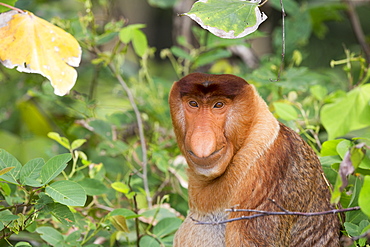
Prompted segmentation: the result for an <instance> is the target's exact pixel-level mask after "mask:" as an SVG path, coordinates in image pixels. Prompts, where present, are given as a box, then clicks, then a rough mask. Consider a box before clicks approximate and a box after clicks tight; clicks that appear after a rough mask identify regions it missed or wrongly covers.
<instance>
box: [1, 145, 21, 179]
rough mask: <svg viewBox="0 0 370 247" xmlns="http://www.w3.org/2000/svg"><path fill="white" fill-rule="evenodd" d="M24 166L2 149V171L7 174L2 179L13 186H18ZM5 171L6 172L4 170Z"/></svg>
mask: <svg viewBox="0 0 370 247" xmlns="http://www.w3.org/2000/svg"><path fill="white" fill-rule="evenodd" d="M21 168H22V165H21V163H19V161H18V160H17V159H16V158H15V157H14V156H13V155H11V154H10V153H8V152H7V151H5V150H3V149H0V170H3V172H4V173H5V171H6V173H5V174H3V175H1V176H0V178H2V179H4V180H5V181H7V182H9V183H13V184H18V181H17V180H18V178H19V172H20V171H21ZM4 169H5V170H4Z"/></svg>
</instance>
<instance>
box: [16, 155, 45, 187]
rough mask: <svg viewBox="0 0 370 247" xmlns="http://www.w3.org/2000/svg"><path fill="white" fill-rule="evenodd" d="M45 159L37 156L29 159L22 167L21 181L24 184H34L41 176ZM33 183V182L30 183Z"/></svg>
mask: <svg viewBox="0 0 370 247" xmlns="http://www.w3.org/2000/svg"><path fill="white" fill-rule="evenodd" d="M44 164H45V161H44V160H43V159H42V158H36V159H33V160H30V161H28V162H27V163H26V164H25V165H24V166H23V167H22V169H21V172H20V181H21V184H22V185H29V186H33V185H34V182H31V181H36V179H38V178H39V177H40V173H41V169H42V167H43V166H44ZM30 183H31V184H30Z"/></svg>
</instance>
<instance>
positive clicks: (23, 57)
mask: <svg viewBox="0 0 370 247" xmlns="http://www.w3.org/2000/svg"><path fill="white" fill-rule="evenodd" d="M0 37H1V42H0V62H1V63H2V64H3V65H4V66H5V67H7V68H10V69H12V68H14V67H17V70H18V71H21V72H27V73H37V74H41V75H43V76H45V77H46V78H48V79H49V80H50V82H51V85H52V86H53V87H54V93H55V94H56V95H60V96H62V95H65V94H67V93H68V92H69V90H71V88H72V87H73V86H74V84H75V82H76V79H77V72H76V70H75V69H74V68H72V67H71V66H74V67H77V66H78V65H79V63H80V60H81V47H80V46H79V44H78V42H77V41H76V39H75V38H74V37H73V36H72V35H70V34H69V33H67V32H66V31H64V30H63V29H61V28H59V27H57V26H54V25H53V24H51V23H49V22H47V21H45V20H43V19H41V18H39V17H37V16H35V15H34V14H32V13H30V12H27V11H25V12H22V13H20V12H18V11H16V10H11V11H8V12H5V13H2V14H0Z"/></svg>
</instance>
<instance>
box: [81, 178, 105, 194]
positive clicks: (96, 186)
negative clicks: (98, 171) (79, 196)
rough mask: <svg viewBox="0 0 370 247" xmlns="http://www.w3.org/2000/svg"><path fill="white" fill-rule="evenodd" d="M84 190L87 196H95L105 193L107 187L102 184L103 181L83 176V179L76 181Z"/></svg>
mask: <svg viewBox="0 0 370 247" xmlns="http://www.w3.org/2000/svg"><path fill="white" fill-rule="evenodd" d="M78 184H79V185H81V186H82V187H83V188H84V190H85V191H86V194H87V195H89V196H96V195H101V194H104V193H107V188H106V187H105V185H104V184H103V182H101V181H99V180H97V179H93V178H84V179H83V180H81V181H79V182H78Z"/></svg>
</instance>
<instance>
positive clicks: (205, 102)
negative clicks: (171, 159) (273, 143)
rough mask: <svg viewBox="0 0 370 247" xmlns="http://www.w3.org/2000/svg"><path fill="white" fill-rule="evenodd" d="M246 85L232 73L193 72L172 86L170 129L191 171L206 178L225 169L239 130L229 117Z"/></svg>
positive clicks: (233, 118)
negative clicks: (174, 134)
mask: <svg viewBox="0 0 370 247" xmlns="http://www.w3.org/2000/svg"><path fill="white" fill-rule="evenodd" d="M247 85H248V84H247V82H246V81H244V80H243V79H241V78H239V77H236V76H231V75H207V74H200V73H195V74H191V75H188V76H186V77H184V78H183V79H181V80H180V81H178V82H176V83H175V84H174V86H173V87H172V90H171V93H170V99H169V102H170V109H171V116H172V121H173V125H174V130H175V133H176V137H177V142H178V144H179V146H180V149H181V151H182V153H183V155H184V156H185V158H186V160H187V162H188V165H189V168H190V170H191V171H192V172H194V173H196V174H198V175H202V176H205V177H206V179H213V178H216V177H218V176H220V175H222V174H223V173H224V172H225V170H226V168H227V166H228V165H229V164H230V162H231V159H232V157H233V155H234V152H235V150H236V149H237V148H238V146H240V145H241V143H238V139H239V138H238V134H240V133H242V132H243V131H242V130H237V129H236V128H237V125H236V124H235V123H233V121H234V120H235V119H236V118H235V116H237V115H238V113H237V110H238V108H239V106H238V105H239V103H238V102H239V101H240V100H239V98H240V95H241V94H242V93H243V92H244V91H245V87H246V86H247ZM238 121H239V122H240V121H241V119H240V118H238ZM243 121H244V120H243ZM243 125H244V126H245V124H243Z"/></svg>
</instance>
